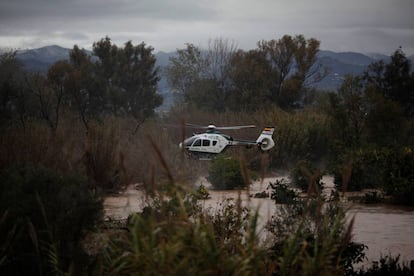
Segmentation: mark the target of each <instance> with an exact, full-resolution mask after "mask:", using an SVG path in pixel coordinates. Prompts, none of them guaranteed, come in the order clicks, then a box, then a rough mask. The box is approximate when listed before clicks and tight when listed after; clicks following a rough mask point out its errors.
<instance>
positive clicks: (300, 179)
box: [290, 160, 323, 193]
mask: <svg viewBox="0 0 414 276" xmlns="http://www.w3.org/2000/svg"><path fill="white" fill-rule="evenodd" d="M290 177H291V179H292V182H293V184H294V185H295V186H296V187H298V188H300V189H301V190H302V191H303V192H309V193H311V192H312V191H315V189H316V191H315V192H316V193H319V192H321V191H322V188H323V183H322V182H321V180H322V173H321V171H320V170H318V169H316V168H315V167H313V166H312V164H311V163H310V162H309V161H306V160H299V161H298V162H297V163H296V166H295V167H294V168H293V169H292V170H291V172H290ZM315 185H316V187H314V186H315Z"/></svg>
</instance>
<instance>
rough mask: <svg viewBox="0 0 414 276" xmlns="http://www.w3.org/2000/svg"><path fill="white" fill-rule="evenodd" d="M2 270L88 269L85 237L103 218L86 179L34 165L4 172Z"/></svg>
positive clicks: (0, 191)
mask: <svg viewBox="0 0 414 276" xmlns="http://www.w3.org/2000/svg"><path fill="white" fill-rule="evenodd" d="M0 214H2V216H3V217H2V219H1V224H0V236H1V237H8V238H10V239H8V240H6V241H4V240H1V242H2V244H1V245H0V248H1V252H0V253H1V254H2V255H1V257H0V258H1V263H0V274H2V275H12V274H13V275H14V274H19V275H29V274H30V275H51V274H58V273H60V272H66V271H69V269H71V270H72V271H73V272H74V273H84V272H86V269H87V267H88V266H89V259H88V258H87V256H86V254H85V252H84V250H83V248H82V244H81V241H82V239H83V238H84V235H85V233H86V231H88V230H92V229H94V227H95V225H96V223H97V222H99V221H100V220H101V217H102V203H101V200H99V199H98V198H95V197H94V196H92V195H91V193H90V192H89V190H88V189H87V184H86V182H85V181H83V180H82V179H80V178H78V177H62V176H60V175H58V174H56V173H55V172H53V171H51V170H49V169H45V168H42V167H36V166H20V167H15V168H11V169H9V170H6V171H2V172H1V173H0Z"/></svg>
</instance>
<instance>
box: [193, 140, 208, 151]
mask: <svg viewBox="0 0 414 276" xmlns="http://www.w3.org/2000/svg"><path fill="white" fill-rule="evenodd" d="M210 145H211V141H210V140H208V139H197V140H195V141H194V143H193V144H192V145H191V150H194V151H199V152H211V147H210Z"/></svg>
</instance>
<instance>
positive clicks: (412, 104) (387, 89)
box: [363, 48, 414, 116]
mask: <svg viewBox="0 0 414 276" xmlns="http://www.w3.org/2000/svg"><path fill="white" fill-rule="evenodd" d="M363 77H364V80H365V81H366V85H367V86H371V87H373V88H374V89H376V90H378V91H380V92H381V93H382V94H383V95H384V96H385V97H386V98H388V99H391V100H393V101H395V102H397V103H399V104H400V105H401V106H402V107H403V108H404V112H405V114H406V115H407V116H413V115H414V74H413V73H412V72H411V64H410V61H409V60H408V59H407V57H406V56H405V54H404V52H403V51H402V50H401V48H400V49H397V50H396V51H395V52H394V54H393V55H392V56H391V61H390V62H389V63H388V64H386V63H385V62H384V61H382V60H380V61H378V62H374V63H372V64H371V65H370V66H369V67H368V69H367V70H366V71H365V72H364V74H363Z"/></svg>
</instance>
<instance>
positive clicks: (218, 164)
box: [207, 156, 245, 190]
mask: <svg viewBox="0 0 414 276" xmlns="http://www.w3.org/2000/svg"><path fill="white" fill-rule="evenodd" d="M207 179H208V181H210V183H211V184H212V185H213V187H214V188H215V189H222V190H231V189H237V188H242V187H244V186H245V181H244V178H243V175H242V171H241V168H240V161H239V160H238V159H236V158H230V157H224V156H219V157H217V158H216V159H214V160H213V162H212V163H211V167H210V169H209V175H208V177H207Z"/></svg>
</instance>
